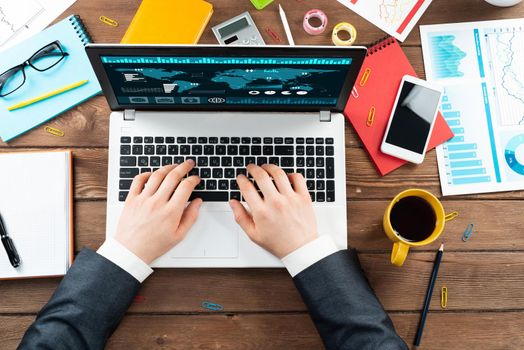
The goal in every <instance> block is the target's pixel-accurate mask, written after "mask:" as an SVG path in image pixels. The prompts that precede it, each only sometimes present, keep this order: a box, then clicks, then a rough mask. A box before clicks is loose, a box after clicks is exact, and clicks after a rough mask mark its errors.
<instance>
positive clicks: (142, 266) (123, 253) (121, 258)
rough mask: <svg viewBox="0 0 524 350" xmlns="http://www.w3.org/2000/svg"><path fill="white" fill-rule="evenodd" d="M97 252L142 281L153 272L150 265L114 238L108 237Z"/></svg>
mask: <svg viewBox="0 0 524 350" xmlns="http://www.w3.org/2000/svg"><path fill="white" fill-rule="evenodd" d="M96 252H97V253H98V254H100V255H102V256H103V257H104V258H106V259H108V260H109V261H111V262H112V263H114V264H115V265H118V266H119V267H120V268H122V270H124V271H126V272H127V273H129V274H130V275H131V276H133V277H134V278H136V279H137V280H138V282H140V283H142V282H143V281H144V280H145V279H146V278H147V277H149V275H150V274H152V273H153V269H152V268H150V267H149V265H147V264H146V263H145V262H144V261H143V260H142V259H140V258H139V257H138V256H136V255H135V254H133V253H131V252H130V251H129V250H128V249H127V248H126V247H124V246H123V245H122V244H120V243H119V242H118V241H116V240H114V239H113V238H110V237H108V238H107V239H106V241H105V242H104V244H102V246H101V247H100V248H98V250H97V251H96Z"/></svg>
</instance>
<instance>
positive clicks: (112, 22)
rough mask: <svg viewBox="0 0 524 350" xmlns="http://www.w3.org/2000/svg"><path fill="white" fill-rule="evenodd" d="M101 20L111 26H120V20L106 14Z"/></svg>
mask: <svg viewBox="0 0 524 350" xmlns="http://www.w3.org/2000/svg"><path fill="white" fill-rule="evenodd" d="M100 21H101V22H102V23H105V24H107V25H110V26H111V27H118V22H117V21H115V20H114V19H111V18H108V17H106V16H100Z"/></svg>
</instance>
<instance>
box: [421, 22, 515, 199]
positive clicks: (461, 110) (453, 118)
mask: <svg viewBox="0 0 524 350" xmlns="http://www.w3.org/2000/svg"><path fill="white" fill-rule="evenodd" d="M420 33H421V39H422V50H423V53H424V65H425V69H426V77H427V79H428V80H429V81H433V82H436V83H438V84H440V85H441V86H442V87H443V88H444V94H443V98H442V101H441V106H440V107H441V110H442V114H443V116H444V118H445V119H446V121H447V123H448V125H449V126H450V127H451V129H452V131H453V132H454V134H455V137H454V138H452V139H451V140H449V141H448V142H446V143H445V144H443V145H441V146H439V147H437V160H438V167H439V175H440V183H441V187H442V193H443V194H444V195H458V194H468V193H482V192H496V191H509V190H518V189H524V19H515V20H503V21H487V22H471V23H460V24H445V25H431V26H421V27H420Z"/></svg>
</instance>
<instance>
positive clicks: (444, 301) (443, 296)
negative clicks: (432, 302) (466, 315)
mask: <svg viewBox="0 0 524 350" xmlns="http://www.w3.org/2000/svg"><path fill="white" fill-rule="evenodd" d="M440 307H441V308H443V309H445V308H447V307H448V287H446V286H442V291H441V293H440Z"/></svg>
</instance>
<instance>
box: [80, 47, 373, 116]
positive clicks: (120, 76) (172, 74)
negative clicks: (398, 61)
mask: <svg viewBox="0 0 524 350" xmlns="http://www.w3.org/2000/svg"><path fill="white" fill-rule="evenodd" d="M86 50H87V53H88V56H89V59H90V61H91V64H92V66H93V68H94V70H95V72H96V75H97V77H98V79H99V81H100V84H101V85H102V89H103V91H104V94H105V96H106V98H107V100H108V102H109V105H110V107H111V109H113V110H124V109H136V110H196V111H198V110H213V111H219V110H250V111H256V110H261V111H283V110H284V111H319V110H331V111H335V112H340V111H342V110H343V109H344V106H345V104H346V102H347V100H348V98H349V94H350V93H351V89H352V87H353V84H354V83H355V79H356V77H357V75H358V73H359V71H360V68H361V66H362V62H363V60H364V57H365V54H366V49H365V48H363V47H350V48H347V47H333V46H329V47H319V46H293V47H290V46H264V47H257V46H246V47H238V46H236V47H229V46H216V45H212V46H210V45H196V46H179V45H146V46H143V45H140V46H135V45H118V44H107V45H106V44H92V45H88V46H87V47H86Z"/></svg>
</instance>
